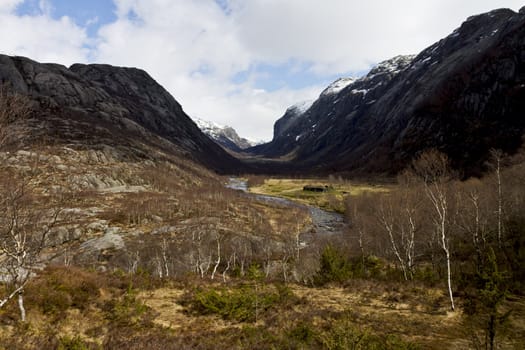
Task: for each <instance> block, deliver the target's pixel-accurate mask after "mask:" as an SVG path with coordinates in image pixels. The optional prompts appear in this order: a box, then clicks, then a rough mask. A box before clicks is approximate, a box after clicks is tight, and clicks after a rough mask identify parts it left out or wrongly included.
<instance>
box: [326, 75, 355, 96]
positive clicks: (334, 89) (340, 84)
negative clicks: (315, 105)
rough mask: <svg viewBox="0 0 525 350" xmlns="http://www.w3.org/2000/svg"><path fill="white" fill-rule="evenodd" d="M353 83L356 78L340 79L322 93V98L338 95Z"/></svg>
mask: <svg viewBox="0 0 525 350" xmlns="http://www.w3.org/2000/svg"><path fill="white" fill-rule="evenodd" d="M353 82H355V78H339V79H337V80H336V81H334V82H333V83H332V84H330V85H328V87H327V88H326V89H324V91H323V92H322V93H321V96H328V95H333V94H337V93H338V92H339V91H341V90H343V89H344V88H345V87H347V86H348V85H350V84H352V83H353Z"/></svg>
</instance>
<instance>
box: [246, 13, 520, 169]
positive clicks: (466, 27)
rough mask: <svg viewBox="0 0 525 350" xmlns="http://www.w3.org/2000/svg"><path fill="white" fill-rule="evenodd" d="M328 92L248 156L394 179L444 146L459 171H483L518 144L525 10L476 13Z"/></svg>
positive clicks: (308, 167) (443, 148)
mask: <svg viewBox="0 0 525 350" xmlns="http://www.w3.org/2000/svg"><path fill="white" fill-rule="evenodd" d="M326 92H327V91H325V92H323V94H321V96H320V97H319V99H318V100H317V101H315V103H314V104H313V105H312V107H310V108H309V109H308V110H307V111H305V112H304V113H303V114H301V115H300V116H299V117H297V116H296V117H295V119H294V120H295V122H294V125H293V126H289V127H288V130H289V132H287V134H289V135H290V136H286V135H282V134H280V135H276V136H275V137H274V140H273V141H272V142H271V143H270V144H266V145H262V146H259V147H258V148H254V149H251V151H252V152H253V153H255V154H260V155H264V156H266V157H274V158H277V157H287V158H293V162H294V163H295V164H296V165H297V166H298V167H299V168H301V167H302V168H303V169H312V170H313V171H325V172H330V171H356V170H359V171H363V172H376V173H378V172H387V173H394V172H396V171H399V170H401V169H403V168H404V167H405V166H406V165H407V164H408V162H409V161H410V160H411V159H412V158H413V157H414V156H415V155H417V154H418V153H419V152H421V151H422V150H424V149H427V148H438V149H440V150H441V151H443V152H445V153H447V154H448V155H449V157H450V158H451V159H452V161H453V164H454V165H455V166H456V167H458V168H460V169H462V170H464V171H465V172H467V173H472V174H474V173H477V172H478V171H479V170H480V169H481V165H482V163H483V161H484V160H485V159H486V157H487V154H488V150H489V149H490V148H501V149H503V150H505V151H507V152H513V151H515V150H516V149H517V148H518V147H519V146H520V145H521V140H522V135H523V133H524V130H525V11H524V10H522V11H520V13H515V12H513V11H511V10H504V9H503V10H495V11H492V12H489V13H486V14H482V15H478V16H473V17H471V18H469V19H467V21H466V22H464V23H463V24H462V25H461V27H460V28H458V29H457V30H456V31H454V33H452V34H451V35H449V36H448V37H446V38H444V39H443V40H441V41H439V42H437V43H435V44H434V45H432V46H430V47H429V48H427V49H425V50H424V51H423V52H421V53H420V54H419V55H417V56H416V57H414V58H411V57H404V56H399V57H397V58H394V59H392V60H389V61H385V62H383V63H381V64H380V65H378V67H376V68H374V69H373V70H372V71H371V72H370V73H369V74H368V75H367V76H366V77H364V78H361V79H358V80H356V81H354V82H351V83H350V84H348V85H347V86H345V87H344V88H343V89H341V90H339V91H336V93H326ZM285 117H286V116H285ZM278 123H279V122H278ZM278 123H276V125H277V124H278ZM290 130H293V133H292V132H290Z"/></svg>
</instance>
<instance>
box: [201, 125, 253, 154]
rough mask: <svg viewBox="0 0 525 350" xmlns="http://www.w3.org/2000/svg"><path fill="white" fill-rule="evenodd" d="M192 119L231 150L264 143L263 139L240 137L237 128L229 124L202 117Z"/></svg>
mask: <svg viewBox="0 0 525 350" xmlns="http://www.w3.org/2000/svg"><path fill="white" fill-rule="evenodd" d="M192 119H193V121H194V122H195V124H197V126H198V127H199V129H201V131H202V132H203V133H205V134H206V135H208V137H210V138H211V139H212V140H213V141H215V142H216V143H218V144H219V145H221V146H223V147H225V148H227V149H229V150H232V151H235V152H240V151H242V150H243V149H246V148H249V147H253V146H256V145H258V144H261V143H262V141H252V140H249V139H247V138H244V137H240V136H239V134H237V131H235V129H234V128H232V127H231V126H229V125H222V124H218V123H215V122H212V121H207V120H203V119H200V118H192Z"/></svg>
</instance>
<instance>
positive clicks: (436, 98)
mask: <svg viewBox="0 0 525 350" xmlns="http://www.w3.org/2000/svg"><path fill="white" fill-rule="evenodd" d="M524 38H525V8H522V9H521V10H520V11H518V12H515V11H512V10H510V9H497V10H494V11H490V12H487V13H482V14H478V15H474V16H472V17H469V18H467V19H466V20H465V21H464V22H463V23H462V24H461V25H460V26H459V27H458V28H457V29H456V30H455V31H454V32H452V33H450V34H449V35H448V36H446V37H444V38H443V39H441V40H439V41H438V42H436V43H434V44H432V45H431V46H429V47H427V48H426V49H424V50H423V51H422V52H421V53H419V54H417V55H399V56H395V57H393V58H391V59H387V60H384V61H382V62H380V63H378V64H376V65H375V66H373V67H372V68H371V70H370V71H368V72H366V73H364V74H363V76H361V77H358V78H349V77H348V78H340V79H337V80H336V81H334V82H333V83H331V84H330V85H329V86H327V87H326V88H325V89H324V90H323V91H322V92H321V93H320V94H319V95H318V98H317V99H316V100H313V101H308V102H302V103H298V104H295V105H293V106H291V107H289V108H288V109H287V110H286V111H285V112H284V115H283V116H282V117H281V118H280V119H278V120H277V121H276V122H275V124H274V135H273V139H272V140H271V141H270V142H267V143H259V144H254V143H252V142H250V141H249V140H248V139H245V138H242V137H240V136H239V135H238V134H237V132H236V131H235V130H233V128H231V127H225V126H221V125H218V124H212V123H208V122H204V121H202V120H198V119H197V118H195V119H191V118H190V116H188V114H186V112H185V111H184V110H183V108H182V105H181V104H179V102H178V101H177V100H175V98H174V97H173V96H172V95H171V94H170V93H169V92H168V91H167V90H166V89H165V88H164V87H163V86H161V85H160V84H159V83H157V82H156V81H155V80H154V79H153V78H152V76H150V75H149V74H148V73H147V72H146V71H144V70H141V69H139V68H127V67H118V66H112V65H107V64H98V63H97V64H73V65H71V66H69V67H66V66H63V65H60V64H53V63H40V62H37V61H35V60H32V59H30V58H25V57H20V56H9V55H0V349H146V348H147V349H163V350H168V349H400V350H401V349H491V350H494V349H522V348H523V347H524V344H525V293H524V290H525V289H524V281H525V180H524V179H525V148H524V144H523V140H525V122H524V118H523V116H524V115H525V114H524V113H525V104H524V103H525V39H524ZM199 69H200V70H202V71H198V72H194V73H195V79H198V77H199V74H203V72H206V67H200V68H199ZM197 73H198V74H197ZM192 74H193V73H192ZM259 93H260V92H259ZM208 97H209V96H208ZM194 120H195V121H194ZM246 122H247V123H248V122H249V118H248V117H246Z"/></svg>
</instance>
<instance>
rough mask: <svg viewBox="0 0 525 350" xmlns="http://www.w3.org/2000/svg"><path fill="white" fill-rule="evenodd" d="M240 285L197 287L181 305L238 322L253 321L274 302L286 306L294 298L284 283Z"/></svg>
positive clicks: (194, 310) (191, 309)
mask: <svg viewBox="0 0 525 350" xmlns="http://www.w3.org/2000/svg"><path fill="white" fill-rule="evenodd" d="M276 289H277V290H276V291H274V290H271V289H270V288H268V286H258V285H256V284H243V285H240V286H236V287H232V288H229V289H228V288H209V289H198V290H196V291H194V292H193V294H191V295H186V297H185V300H183V304H185V305H187V306H188V307H189V309H190V311H192V312H193V313H196V314H199V315H210V314H215V315H218V316H220V317H222V318H223V319H225V320H235V321H239V322H253V321H256V320H257V318H258V317H259V315H260V314H262V313H264V312H265V311H266V310H268V309H270V308H271V307H273V306H275V305H285V304H286V303H289V302H290V301H292V300H295V299H294V298H295V295H294V294H293V293H292V292H291V290H290V289H289V288H288V287H286V286H282V285H280V286H278V287H276Z"/></svg>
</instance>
